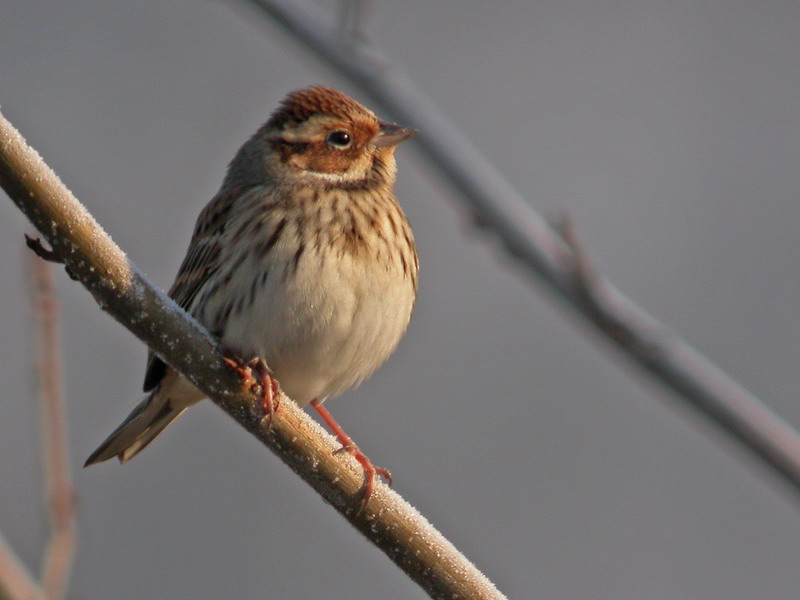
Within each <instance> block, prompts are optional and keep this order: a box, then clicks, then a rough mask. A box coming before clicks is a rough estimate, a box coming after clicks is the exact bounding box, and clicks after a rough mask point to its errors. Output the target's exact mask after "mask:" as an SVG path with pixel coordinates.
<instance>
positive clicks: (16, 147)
mask: <svg viewBox="0 0 800 600" xmlns="http://www.w3.org/2000/svg"><path fill="white" fill-rule="evenodd" d="M0 186H2V188H3V189H4V190H5V191H6V193H7V194H8V195H9V197H10V198H11V199H12V200H13V201H14V203H15V204H16V205H17V206H18V207H19V208H20V210H22V212H24V213H25V214H26V215H27V216H28V218H29V219H30V221H31V222H32V223H33V224H34V226H35V227H36V228H37V229H38V230H39V231H40V232H41V234H42V235H43V236H44V238H45V239H46V240H47V242H48V243H49V244H50V245H51V246H52V248H53V255H54V257H56V258H58V259H59V260H60V261H61V262H63V263H64V265H65V266H66V267H67V269H68V270H69V272H70V274H71V276H73V277H74V278H76V279H77V280H79V281H80V282H81V283H82V284H83V285H84V287H86V289H88V290H89V292H90V293H91V294H92V296H93V297H94V299H95V301H96V302H97V303H98V304H99V305H100V307H101V308H102V309H103V310H105V311H106V312H107V313H109V314H110V315H111V316H112V317H114V318H115V319H116V320H117V321H119V322H120V323H122V324H123V325H124V326H125V327H126V328H128V329H129V330H130V331H131V332H133V333H134V334H135V335H136V336H137V337H138V338H139V339H141V340H142V341H143V342H145V343H146V344H147V345H148V346H149V347H150V348H151V349H152V350H153V351H155V352H156V353H157V354H158V355H159V356H161V357H162V358H163V359H164V360H165V361H166V362H167V363H169V364H170V365H171V366H173V367H174V368H176V369H178V370H179V371H180V372H181V373H183V374H184V375H186V376H187V377H188V378H189V379H190V380H191V381H192V382H193V383H194V384H195V385H196V386H197V387H198V388H199V389H201V390H202V391H203V392H205V393H206V394H207V395H208V396H209V397H210V398H211V399H212V400H213V401H214V402H215V403H216V404H217V405H219V406H220V407H221V408H222V409H223V410H224V411H225V412H227V413H228V414H229V415H230V416H232V417H233V418H234V419H235V420H236V421H238V422H239V424H241V425H242V426H243V427H244V428H245V429H247V430H248V431H249V432H250V433H251V434H253V435H254V436H255V437H257V438H258V439H259V440H260V441H261V442H262V443H263V444H264V445H266V446H267V447H268V448H269V449H270V450H272V451H273V452H274V453H275V454H277V455H278V456H279V457H280V458H281V460H283V461H284V462H285V463H286V464H287V465H289V467H291V469H292V470H294V471H295V472H296V473H297V474H298V475H300V477H302V478H303V479H304V480H305V481H306V482H308V483H309V485H311V487H313V488H314V489H315V490H316V491H317V492H318V493H319V494H320V495H321V496H322V497H323V498H324V499H325V500H326V501H327V502H328V503H330V504H331V505H332V506H333V507H334V508H335V509H336V510H337V511H339V512H340V513H341V514H342V515H343V516H344V517H345V518H346V519H348V520H349V521H350V523H352V525H353V526H354V527H356V528H357V529H358V530H359V531H361V532H362V533H363V534H364V535H365V536H366V537H367V538H368V539H369V540H370V541H372V542H373V543H374V544H375V545H376V546H378V547H379V548H380V549H381V550H382V551H383V552H385V553H386V554H387V555H388V556H389V557H390V558H391V559H392V560H393V561H394V562H395V564H397V565H398V566H399V567H400V568H401V569H402V570H403V571H405V572H406V573H407V574H408V575H409V577H411V578H412V579H413V580H414V581H416V582H417V583H418V584H419V585H420V586H422V587H423V588H424V589H425V591H426V592H427V593H428V594H429V595H430V596H431V597H432V598H442V599H450V598H469V599H481V600H482V599H486V600H490V599H494V600H499V599H502V598H504V596H503V595H502V594H501V593H500V592H499V591H498V590H497V589H496V588H495V587H494V585H493V584H492V583H491V582H490V581H489V580H488V579H486V577H485V576H484V575H483V574H482V573H481V572H480V571H478V570H477V569H476V568H475V566H474V565H472V564H471V563H470V562H469V561H468V560H467V559H466V558H465V557H464V556H463V555H462V554H460V553H459V552H458V551H457V550H456V549H455V548H454V547H453V545H452V544H450V542H448V541H447V540H446V539H445V538H444V537H443V536H442V535H441V534H440V533H439V532H438V531H436V530H435V529H434V528H433V527H432V526H431V525H430V524H429V523H428V522H427V521H426V520H425V519H424V518H423V517H422V516H421V515H420V514H419V513H418V512H417V511H416V510H415V509H413V508H412V507H411V506H410V505H409V504H408V503H406V502H405V501H404V500H403V499H402V498H400V496H399V495H397V494H396V493H395V492H393V491H392V490H390V489H388V488H387V487H386V486H384V485H382V484H378V485H377V486H376V490H375V493H374V494H373V495H372V498H371V499H370V501H369V504H368V506H367V507H366V509H365V510H364V511H363V512H360V513H359V510H358V509H359V502H358V492H359V490H360V487H361V483H362V475H363V470H362V468H361V467H360V466H359V465H358V463H356V462H355V460H353V459H352V458H351V457H350V456H349V455H347V454H346V453H340V454H336V455H335V456H334V454H333V452H334V450H336V449H337V447H338V446H337V444H336V443H335V441H334V440H333V438H332V437H331V436H329V435H328V434H327V433H325V432H324V430H323V429H322V428H321V427H320V426H319V425H318V424H317V423H316V422H315V421H314V420H312V419H311V418H310V417H309V416H308V415H306V414H305V413H304V412H303V411H302V410H300V409H299V408H298V407H297V406H296V405H295V404H294V403H293V402H288V401H285V400H284V401H283V402H282V403H281V406H280V409H279V410H278V411H277V413H276V414H275V416H274V418H273V420H272V423H271V426H269V427H268V426H267V423H266V420H265V419H263V415H262V414H261V411H260V408H259V402H260V398H259V396H258V395H257V394H255V393H254V392H253V391H252V390H246V389H242V386H241V381H240V379H239V377H238V376H236V375H235V374H234V373H233V372H232V371H231V370H230V369H228V368H227V367H225V366H224V364H223V356H222V352H221V350H220V348H219V346H218V345H217V342H216V340H215V339H214V338H212V337H211V336H210V335H209V333H208V332H207V331H206V330H205V329H203V328H202V327H201V326H200V325H199V324H198V323H197V322H196V321H195V320H194V319H192V318H191V317H189V316H188V315H187V314H186V313H185V312H184V311H183V310H182V309H181V308H180V307H178V306H177V305H176V304H175V303H174V302H173V301H172V300H171V299H170V298H169V297H167V296H166V294H164V293H163V292H162V291H160V290H159V289H157V288H156V287H155V286H153V285H152V284H151V283H150V282H149V281H147V279H146V278H145V277H144V276H143V275H142V274H141V273H140V272H139V270H138V269H137V268H136V266H135V265H134V264H133V263H131V261H130V260H128V258H127V257H126V256H125V254H124V253H123V252H122V250H120V248H119V247H117V246H116V245H115V244H114V242H113V241H112V240H111V238H110V237H109V236H108V235H107V234H106V233H105V232H104V231H103V229H102V228H101V227H100V225H99V224H98V223H97V222H96V221H95V220H94V218H93V217H92V216H91V215H90V214H89V212H88V211H87V210H86V208H84V206H83V205H81V204H80V202H78V200H77V199H75V197H74V196H73V195H72V194H71V193H70V192H69V190H68V189H67V188H66V187H65V186H64V185H63V183H61V181H60V180H59V179H58V177H57V176H56V175H55V173H53V171H52V170H51V169H50V168H49V167H48V166H47V165H46V164H45V163H44V162H43V161H42V159H41V157H40V156H39V155H38V153H37V152H36V151H35V150H33V149H32V148H31V147H29V146H28V145H27V144H26V143H25V140H24V139H23V138H22V136H21V135H20V134H19V132H18V131H17V130H16V129H15V128H14V127H13V126H12V125H11V123H9V122H8V120H6V119H5V117H4V116H3V115H2V114H0Z"/></svg>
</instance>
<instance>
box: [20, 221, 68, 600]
mask: <svg viewBox="0 0 800 600" xmlns="http://www.w3.org/2000/svg"><path fill="white" fill-rule="evenodd" d="M26 238H27V239H28V241H29V244H28V245H29V246H30V245H31V244H30V240H31V238H28V237H27V236H26ZM37 241H38V240H37ZM39 248H42V247H41V244H39ZM42 249H43V248H42ZM37 254H38V252H37ZM28 264H29V266H30V269H29V273H30V288H31V300H32V302H31V304H32V305H33V307H34V317H35V323H36V373H37V377H38V381H39V398H40V406H41V437H42V459H43V460H42V462H43V464H44V488H45V498H46V503H47V513H48V515H49V518H50V540H49V541H48V543H47V546H46V548H45V552H44V558H43V561H42V574H41V582H42V587H43V589H44V594H45V597H46V598H47V600H62V599H63V598H64V597H65V596H66V591H67V587H68V585H69V578H70V573H71V571H72V562H73V558H74V554H75V545H76V542H77V533H76V528H75V492H74V489H73V487H72V477H71V476H70V469H69V438H68V436H67V416H66V410H65V403H64V391H63V390H64V384H63V378H62V368H61V339H60V338H61V336H60V335H59V324H58V323H59V319H58V301H57V299H56V293H55V283H54V281H53V268H52V265H51V263H50V262H46V261H44V260H39V259H38V258H36V257H34V256H33V255H28Z"/></svg>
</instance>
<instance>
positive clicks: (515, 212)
mask: <svg viewBox="0 0 800 600" xmlns="http://www.w3.org/2000/svg"><path fill="white" fill-rule="evenodd" d="M248 3H250V4H252V5H254V6H255V7H257V8H258V9H260V11H261V12H262V13H263V14H266V15H268V16H269V17H270V18H271V19H272V20H273V21H275V22H276V23H277V24H278V25H280V26H281V27H282V28H284V29H285V30H286V31H287V32H288V33H289V34H291V35H292V36H293V37H294V38H295V39H296V40H297V41H298V42H299V43H301V44H302V45H304V46H305V47H306V48H308V49H309V50H311V51H312V52H313V53H314V54H316V55H317V57H318V58H320V59H321V60H322V61H323V62H326V63H328V64H329V65H330V66H331V67H333V68H334V69H335V70H336V71H337V72H338V73H339V74H341V75H344V76H345V77H347V78H348V79H349V80H350V81H351V82H352V83H353V84H354V85H356V86H358V87H359V88H361V89H362V90H363V91H364V92H365V93H366V94H367V95H369V96H370V98H371V99H372V100H373V101H374V102H375V103H376V104H378V105H380V106H381V107H382V108H383V110H384V111H385V112H386V113H388V114H389V115H391V116H392V117H393V118H394V119H396V120H397V121H398V122H401V123H403V124H404V125H410V126H413V127H416V128H418V129H419V130H420V132H421V133H420V135H419V136H418V137H417V138H416V144H418V147H419V149H420V150H421V151H422V153H423V154H424V155H425V157H426V158H427V159H428V160H429V162H430V163H431V164H432V165H434V166H435V167H436V169H437V170H438V171H439V173H440V174H441V176H442V178H443V179H444V180H445V181H446V182H447V183H448V184H449V185H450V186H452V187H453V188H454V189H455V192H456V194H455V196H456V197H457V198H458V199H459V200H461V201H462V202H464V203H465V204H466V206H467V207H468V209H469V210H470V212H472V213H474V214H475V216H476V221H477V222H479V223H481V224H482V225H483V226H485V228H486V230H488V231H492V232H493V233H494V234H495V235H496V236H497V239H498V240H499V241H500V243H501V244H502V245H503V246H504V248H505V249H506V251H507V252H508V253H509V254H510V255H511V256H513V257H514V258H516V259H517V260H518V262H519V264H520V265H521V266H523V268H524V269H526V270H527V272H528V273H530V274H533V275H536V276H538V277H539V278H540V279H541V280H543V281H544V282H545V283H546V284H547V286H548V288H549V289H550V290H551V291H552V292H554V293H555V294H556V296H558V297H560V298H561V299H562V300H563V301H564V302H563V304H564V305H566V306H569V307H570V308H571V309H573V310H574V311H575V312H576V313H577V314H578V315H580V316H581V317H582V318H583V319H585V320H586V321H587V322H589V323H591V324H592V325H593V326H594V327H595V328H596V329H597V330H598V331H599V332H600V334H601V335H602V336H603V337H604V338H606V339H608V340H610V341H611V342H613V344H615V345H616V346H617V347H618V348H619V349H621V350H622V351H623V353H624V355H625V356H627V357H628V358H629V359H630V360H631V361H632V362H633V363H634V364H636V365H637V366H639V367H640V368H642V369H644V370H645V371H646V372H648V373H650V374H651V375H652V376H653V377H654V378H655V379H657V380H658V381H660V382H661V383H662V384H664V385H666V386H667V387H668V388H670V389H672V390H673V391H674V392H676V394H677V398H678V399H679V400H680V401H681V402H683V403H684V404H686V405H688V406H690V407H692V408H693V409H695V410H697V411H699V412H700V413H701V414H703V415H705V416H706V417H707V418H708V419H709V421H710V422H712V423H714V424H715V425H716V426H718V427H719V428H720V429H721V430H722V431H724V432H725V433H727V434H728V435H729V436H731V437H732V438H733V439H734V440H736V441H738V442H739V444H740V445H741V446H742V447H744V448H746V449H747V450H749V451H750V452H751V453H752V454H754V455H755V456H756V457H757V458H758V459H759V460H760V462H761V464H763V465H765V466H767V467H769V469H771V470H772V471H773V472H774V473H775V474H777V475H778V476H779V477H780V478H781V480H783V481H784V482H785V483H786V484H788V485H789V486H790V487H791V488H792V490H793V492H794V493H795V496H796V497H797V495H798V494H800V436H798V433H797V432H796V431H795V430H794V429H792V428H791V427H790V426H789V425H788V424H786V423H785V422H784V421H783V420H782V419H781V418H780V417H778V416H777V415H775V414H774V413H773V412H772V411H771V410H770V409H769V408H768V407H767V406H766V405H765V404H764V403H763V402H761V401H760V400H759V399H758V398H756V397H755V396H754V395H753V394H751V393H750V392H749V391H747V390H746V389H744V388H743V387H742V386H741V385H740V384H739V383H737V382H736V381H735V380H734V379H732V378H731V377H730V376H728V375H727V374H726V373H724V372H723V371H722V370H721V369H719V368H718V367H717V366H716V365H714V364H713V363H712V362H711V361H709V360H708V359H707V358H706V357H704V356H703V355H702V354H700V353H699V352H698V351H697V350H695V349H694V348H692V347H691V346H690V345H689V344H687V343H686V342H685V341H684V340H682V339H681V338H680V337H678V335H677V334H675V333H674V332H673V331H671V330H670V329H668V328H667V327H666V326H664V325H662V324H661V323H659V322H658V321H657V320H656V319H654V318H653V317H652V316H650V315H649V314H647V313H646V312H645V311H644V310H642V309H641V308H640V307H638V306H637V305H636V304H634V303H633V302H632V301H631V300H629V299H628V298H627V297H625V295H624V294H622V292H620V291H619V290H618V289H616V288H615V287H614V286H613V284H612V283H611V282H610V281H608V280H607V279H605V278H604V277H602V276H601V275H600V274H598V273H596V272H593V273H592V277H591V285H590V286H588V287H587V286H586V285H585V283H586V282H585V281H581V280H580V279H577V280H576V273H579V272H580V269H577V270H576V269H575V268H574V266H575V265H576V264H577V262H582V263H583V264H588V262H587V259H586V256H585V255H584V256H581V257H578V258H577V261H576V259H575V258H574V257H573V259H572V260H567V261H565V260H564V257H565V256H569V255H571V254H573V253H574V249H575V248H574V246H575V244H574V242H575V240H576V238H574V237H573V241H572V242H569V241H568V240H565V239H564V238H563V237H562V236H561V235H559V233H558V232H556V231H554V230H553V229H552V228H551V227H550V226H549V225H548V224H547V222H546V221H545V220H544V219H543V218H542V217H540V216H539V215H538V214H537V213H536V212H535V211H534V210H533V209H532V208H531V207H530V203H529V202H528V201H526V200H525V199H524V198H523V197H522V196H521V195H520V194H519V193H518V192H517V191H516V190H515V189H514V188H513V187H512V186H511V184H510V183H508V181H506V180H505V179H504V178H503V177H502V175H500V173H499V172H498V171H497V170H496V169H495V168H494V167H493V166H492V165H491V164H490V163H489V162H488V161H487V160H486V159H485V158H484V157H483V156H482V155H481V153H480V152H479V151H478V150H477V148H476V147H475V146H474V145H473V144H472V143H471V142H470V141H469V140H468V139H467V138H466V137H465V136H464V135H463V134H462V133H461V132H460V131H459V130H458V129H457V128H456V127H455V126H454V125H453V124H452V123H451V122H450V120H449V119H448V118H447V117H446V116H445V115H444V114H443V113H442V112H441V111H440V110H439V109H438V108H437V107H436V105H435V104H434V103H433V102H432V101H431V100H430V98H428V96H427V95H426V94H424V93H423V92H422V91H421V90H420V89H419V88H417V87H416V86H415V85H414V83H413V82H412V81H411V80H410V79H409V77H408V76H407V75H406V74H405V73H404V72H402V71H401V70H400V69H399V68H398V67H397V65H395V64H393V63H392V62H391V61H390V60H389V59H388V58H387V57H386V56H385V55H383V54H382V53H381V52H380V51H378V50H377V49H376V48H375V47H372V46H369V45H367V44H352V43H350V40H347V39H342V37H341V35H340V31H341V30H340V28H338V27H336V25H335V23H333V21H332V19H330V17H329V16H328V15H326V14H325V13H324V11H322V10H321V9H320V8H319V7H318V6H316V5H311V4H309V3H307V2H299V1H298V0H248ZM581 252H583V251H581ZM569 265H572V266H569ZM565 266H566V268H565Z"/></svg>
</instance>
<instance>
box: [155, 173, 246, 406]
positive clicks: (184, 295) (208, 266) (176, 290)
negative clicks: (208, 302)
mask: <svg viewBox="0 0 800 600" xmlns="http://www.w3.org/2000/svg"><path fill="white" fill-rule="evenodd" d="M241 193H242V188H238V187H236V188H228V189H227V190H224V191H220V192H219V193H218V194H217V195H216V196H215V197H214V198H213V199H212V200H211V202H209V203H208V204H207V205H206V207H205V208H204V209H203V211H202V212H201V213H200V216H199V217H198V218H197V224H196V225H195V228H194V233H193V235H192V241H191V242H190V243H189V249H188V250H187V252H186V257H185V258H184V259H183V263H181V267H180V269H179V270H178V275H177V276H176V277H175V282H174V283H173V284H172V287H171V288H170V289H169V296H170V298H172V299H173V300H175V302H177V303H178V305H179V306H180V307H181V308H183V309H184V310H187V311H188V310H189V308H190V307H191V305H192V302H193V301H194V299H195V297H196V296H197V294H198V292H199V291H200V290H201V289H202V288H203V286H204V285H205V284H206V282H207V281H208V280H209V279H210V278H211V277H213V276H214V274H215V273H216V272H217V271H218V270H219V267H220V260H219V259H220V255H221V253H222V241H223V233H224V232H225V227H226V226H227V224H228V219H229V216H230V213H231V210H232V208H233V204H234V202H235V201H236V199H237V198H238V197H239V196H240V195H241ZM166 372H167V365H166V364H165V363H164V361H162V360H161V359H160V358H159V357H158V356H156V355H155V354H154V353H153V352H152V351H151V352H150V353H149V354H148V357H147V370H146V372H145V377H144V391H145V392H149V391H150V390H152V389H153V388H155V387H156V386H157V385H158V384H159V383H160V382H161V379H162V378H163V377H164V375H165V373H166Z"/></svg>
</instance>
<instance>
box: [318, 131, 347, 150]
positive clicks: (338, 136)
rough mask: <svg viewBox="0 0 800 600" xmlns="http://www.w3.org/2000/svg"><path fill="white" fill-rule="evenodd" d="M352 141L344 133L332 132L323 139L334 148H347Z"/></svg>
mask: <svg viewBox="0 0 800 600" xmlns="http://www.w3.org/2000/svg"><path fill="white" fill-rule="evenodd" d="M352 141H353V139H352V138H351V137H350V134H349V133H347V132H346V131H332V132H331V133H329V134H328V137H327V138H326V139H325V142H327V144H328V145H329V146H333V147H334V148H347V147H348V146H349V145H350V143H351V142H352Z"/></svg>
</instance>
